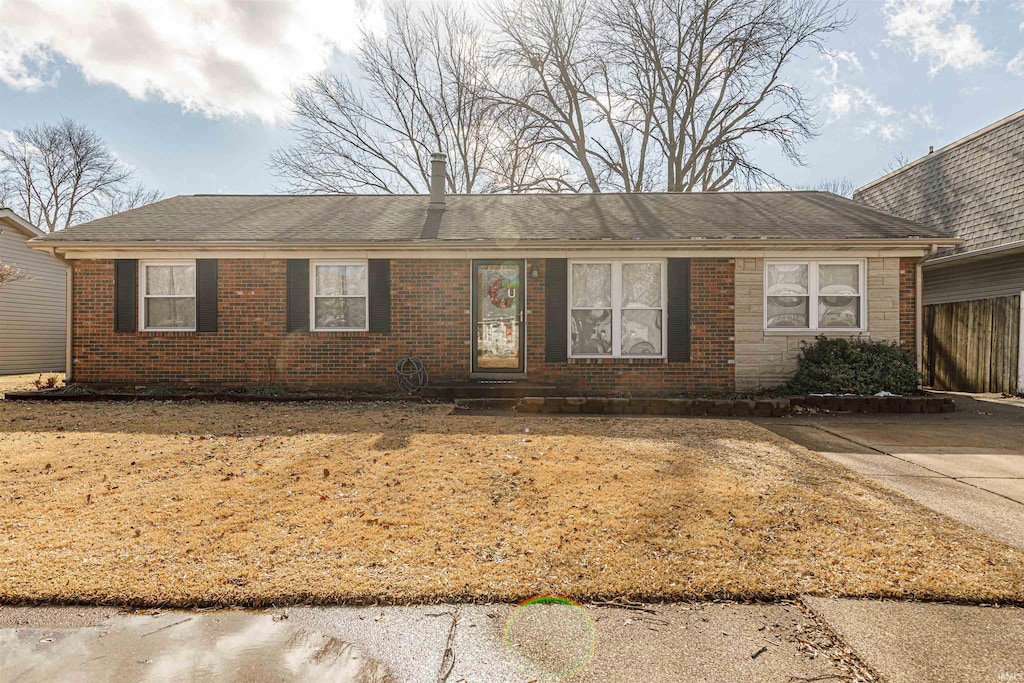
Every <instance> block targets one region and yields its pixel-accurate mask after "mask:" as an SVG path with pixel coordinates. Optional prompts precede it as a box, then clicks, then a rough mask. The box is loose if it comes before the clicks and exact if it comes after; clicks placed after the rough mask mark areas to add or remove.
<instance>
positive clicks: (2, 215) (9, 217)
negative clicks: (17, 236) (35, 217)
mask: <svg viewBox="0 0 1024 683" xmlns="http://www.w3.org/2000/svg"><path fill="white" fill-rule="evenodd" d="M0 221H3V222H4V223H6V224H7V225H12V226H14V227H15V228H18V230H20V231H21V232H23V233H25V234H26V235H28V236H29V237H43V236H45V235H46V233H45V232H43V231H42V230H40V229H39V228H37V227H36V226H34V225H32V224H31V223H29V222H28V221H27V220H25V219H24V218H22V217H21V216H19V215H18V214H16V213H14V212H13V211H11V210H10V209H0Z"/></svg>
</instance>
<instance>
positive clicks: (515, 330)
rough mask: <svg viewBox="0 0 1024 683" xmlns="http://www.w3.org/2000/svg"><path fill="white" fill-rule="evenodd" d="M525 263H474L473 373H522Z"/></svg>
mask: <svg viewBox="0 0 1024 683" xmlns="http://www.w3.org/2000/svg"><path fill="white" fill-rule="evenodd" d="M524 271H525V263H524V262H523V261H497V260H495V261H473V372H522V371H523V369H524V367H525V366H524V364H523V360H524V353H523V348H524V346H525V343H524V342H525V337H524V332H525V325H524V321H525V317H526V316H525V311H526V301H525V298H526V297H525V288H524V287H523V283H524V277H523V275H524Z"/></svg>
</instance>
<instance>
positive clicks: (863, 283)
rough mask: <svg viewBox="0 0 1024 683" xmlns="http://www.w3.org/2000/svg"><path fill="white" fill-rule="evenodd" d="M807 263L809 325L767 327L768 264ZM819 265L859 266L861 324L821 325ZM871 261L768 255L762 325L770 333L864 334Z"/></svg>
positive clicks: (763, 288) (762, 293)
mask: <svg viewBox="0 0 1024 683" xmlns="http://www.w3.org/2000/svg"><path fill="white" fill-rule="evenodd" d="M771 265H791V266H792V265H802V266H804V265H805V266H807V324H808V327H768V266H771ZM818 266H858V269H857V271H858V274H859V281H858V283H857V288H858V295H857V296H859V297H860V327H819V326H818V299H819V298H820V296H821V295H820V293H819V292H818ZM867 278H868V262H867V260H866V259H765V262H764V278H763V281H762V292H761V305H762V308H764V315H763V316H762V318H763V320H762V327H763V328H764V331H765V332H766V333H770V334H792V335H799V334H803V333H805V332H823V333H826V334H846V333H849V334H862V333H865V332H867V331H868V287H867Z"/></svg>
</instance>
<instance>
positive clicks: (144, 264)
mask: <svg viewBox="0 0 1024 683" xmlns="http://www.w3.org/2000/svg"><path fill="white" fill-rule="evenodd" d="M149 266H192V300H193V301H195V304H196V323H198V322H199V290H198V284H199V283H198V282H197V279H198V277H199V273H198V271H199V268H198V266H197V265H196V262H195V260H194V259H193V260H190V261H183V260H177V261H165V260H155V259H154V260H148V261H139V330H140V331H142V332H195V331H196V327H195V325H193V326H192V327H149V326H147V325H146V299H184V298H187V297H184V296H177V295H171V294H146V269H147V268H148V267H149Z"/></svg>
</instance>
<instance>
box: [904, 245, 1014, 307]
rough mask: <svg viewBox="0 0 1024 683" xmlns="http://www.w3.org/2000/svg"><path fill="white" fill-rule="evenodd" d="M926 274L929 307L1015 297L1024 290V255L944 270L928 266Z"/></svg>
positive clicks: (970, 261)
mask: <svg viewBox="0 0 1024 683" xmlns="http://www.w3.org/2000/svg"><path fill="white" fill-rule="evenodd" d="M923 275H924V287H923V289H924V299H923V300H924V303H925V305H929V304H944V303H949V302H951V301H968V300H970V299H992V298H995V297H1000V296H1013V295H1014V294H1020V291H1021V290H1022V289H1024V253H1017V254H1011V255H1007V256H1001V257H998V258H985V259H964V260H963V261H961V262H960V263H958V264H955V265H953V264H950V265H948V266H945V267H942V268H935V267H931V268H929V267H928V265H927V264H925V267H924V270H923Z"/></svg>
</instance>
